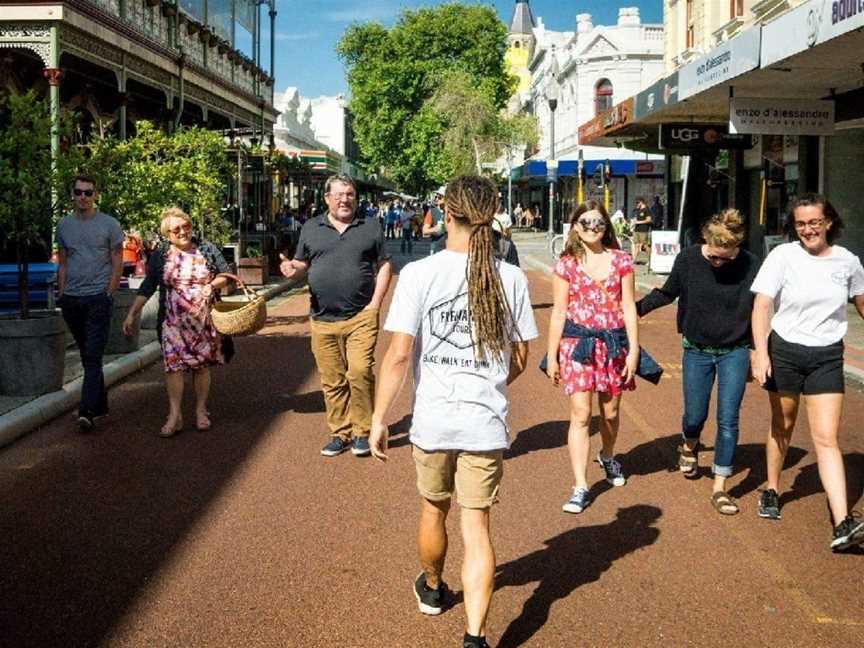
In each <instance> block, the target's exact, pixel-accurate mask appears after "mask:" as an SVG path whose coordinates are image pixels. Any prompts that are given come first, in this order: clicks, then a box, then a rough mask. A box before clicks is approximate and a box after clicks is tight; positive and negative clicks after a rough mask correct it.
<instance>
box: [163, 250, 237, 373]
mask: <svg viewBox="0 0 864 648" xmlns="http://www.w3.org/2000/svg"><path fill="white" fill-rule="evenodd" d="M162 280H163V282H164V283H165V287H166V288H167V291H166V295H165V322H164V323H163V325H162V357H163V361H164V364H165V371H168V372H171V371H189V370H193V371H194V370H196V369H203V368H204V367H208V366H210V365H215V364H223V363H224V362H225V359H224V356H223V355H222V343H221V338H220V336H219V333H217V332H216V329H215V328H213V320H212V319H211V317H210V304H209V302H208V300H207V298H206V297H204V294H203V292H202V289H203V288H204V286H205V285H206V284H208V283H210V282H211V281H212V280H213V273H211V272H210V269H209V268H208V267H207V260H206V259H205V258H204V255H202V254H201V253H200V252H199V251H198V249H197V248H193V249H192V250H190V251H187V252H183V251H181V250H178V249H176V248H174V247H172V248H171V249H170V251H169V252H168V257H167V259H166V260H165V270H164V272H163V274H162Z"/></svg>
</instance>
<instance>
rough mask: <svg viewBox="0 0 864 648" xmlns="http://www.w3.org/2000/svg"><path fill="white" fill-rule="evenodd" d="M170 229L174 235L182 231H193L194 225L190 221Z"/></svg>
mask: <svg viewBox="0 0 864 648" xmlns="http://www.w3.org/2000/svg"><path fill="white" fill-rule="evenodd" d="M168 231H169V232H171V233H172V234H173V235H174V236H178V235H179V234H180V232H191V231H192V225H190V224H189V223H186V224H184V225H178V226H177V227H172V228H171V229H169V230H168Z"/></svg>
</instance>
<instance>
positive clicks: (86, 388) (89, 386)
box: [60, 293, 114, 417]
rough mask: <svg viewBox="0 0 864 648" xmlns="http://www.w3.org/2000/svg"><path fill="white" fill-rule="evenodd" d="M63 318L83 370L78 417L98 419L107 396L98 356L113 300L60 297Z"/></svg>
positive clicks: (101, 296) (106, 297) (105, 410)
mask: <svg viewBox="0 0 864 648" xmlns="http://www.w3.org/2000/svg"><path fill="white" fill-rule="evenodd" d="M60 308H61V309H62V310H63V319H64V320H66V325H67V326H68V327H69V331H70V332H71V333H72V337H74V338H75V344H77V345H78V351H79V353H80V354H81V365H82V366H83V367H84V384H83V385H82V386H81V403H80V405H79V406H78V415H79V416H88V417H94V416H102V415H104V414H107V413H108V394H107V393H106V391H105V376H104V374H103V373H102V356H103V355H105V345H106V344H107V343H108V330H109V327H110V326H111V311H112V309H113V308H114V300H113V299H112V298H111V297H110V296H109V295H108V294H107V293H101V294H99V295H88V296H86V297H74V296H72V295H63V297H62V299H61V300H60Z"/></svg>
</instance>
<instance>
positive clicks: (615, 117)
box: [601, 97, 633, 135]
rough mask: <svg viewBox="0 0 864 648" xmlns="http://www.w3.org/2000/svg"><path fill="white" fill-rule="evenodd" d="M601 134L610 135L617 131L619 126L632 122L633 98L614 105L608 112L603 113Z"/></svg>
mask: <svg viewBox="0 0 864 648" xmlns="http://www.w3.org/2000/svg"><path fill="white" fill-rule="evenodd" d="M601 117H602V118H603V133H604V134H607V135H608V134H610V133H612V132H613V131H616V130H618V129H619V128H620V127H621V126H626V125H627V124H630V123H632V122H633V97H630V98H629V99H625V100H624V101H622V102H621V103H619V104H616V105H615V106H613V107H612V108H610V109H609V110H607V111H605V112H603V114H602V115H601Z"/></svg>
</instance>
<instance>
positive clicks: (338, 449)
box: [321, 437, 351, 457]
mask: <svg viewBox="0 0 864 648" xmlns="http://www.w3.org/2000/svg"><path fill="white" fill-rule="evenodd" d="M350 447H351V442H350V441H346V440H345V439H343V438H342V437H333V438H332V439H330V443H328V444H327V445H325V446H324V447H323V448H321V454H322V455H324V456H325V457H335V456H336V455H340V454H342V453H343V452H345V451H346V450H347V449H348V448H350Z"/></svg>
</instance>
